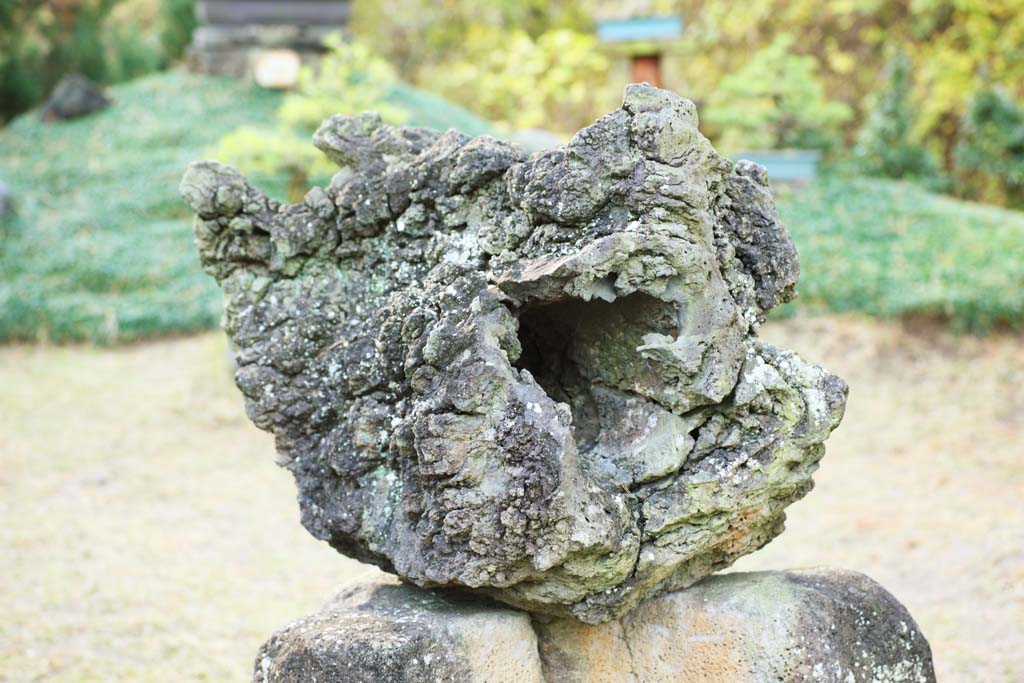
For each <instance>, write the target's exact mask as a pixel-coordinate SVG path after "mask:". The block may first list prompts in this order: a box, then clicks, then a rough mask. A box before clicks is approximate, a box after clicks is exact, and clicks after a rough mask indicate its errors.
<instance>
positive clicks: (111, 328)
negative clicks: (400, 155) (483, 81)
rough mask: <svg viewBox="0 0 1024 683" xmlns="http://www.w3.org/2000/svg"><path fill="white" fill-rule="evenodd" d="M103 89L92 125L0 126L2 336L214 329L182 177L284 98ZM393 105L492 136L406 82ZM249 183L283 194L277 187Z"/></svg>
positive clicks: (95, 336)
mask: <svg viewBox="0 0 1024 683" xmlns="http://www.w3.org/2000/svg"><path fill="white" fill-rule="evenodd" d="M111 94H112V96H113V99H114V102H115V104H114V106H112V107H111V108H109V109H108V110H106V111H104V112H101V113H99V114H97V115H95V116H92V117H88V118H85V119H80V120H77V121H72V122H69V123H61V124H44V123H41V122H40V121H39V120H38V118H37V116H36V115H35V114H34V113H31V114H28V115H26V116H23V117H22V118H20V119H18V120H16V121H15V122H13V123H12V124H11V125H10V126H9V127H8V128H7V129H6V130H0V179H2V180H4V181H5V182H6V183H7V184H8V185H10V187H11V189H12V191H13V194H14V196H15V198H16V201H17V213H16V215H15V216H14V217H13V218H11V219H8V220H7V221H6V222H5V223H0V340H13V339H40V338H42V339H49V340H53V341H65V340H81V339H85V340H91V341H97V342H102V343H108V342H113V341H128V340H134V339H139V338H143V337H151V336H157V335H165V334H169V333H180V332H189V331H193V330H200V329H208V328H210V327H213V326H215V325H216V324H217V321H218V319H219V317H220V310H221V303H220V292H219V291H218V289H217V286H216V285H215V284H214V282H213V280H212V279H211V278H209V277H207V276H206V275H205V274H204V273H202V272H201V271H200V269H199V265H198V262H197V260H196V254H195V247H194V245H193V243H192V231H191V217H190V214H189V212H188V210H187V208H186V207H185V205H184V203H183V202H182V201H181V199H180V198H179V197H178V190H177V188H178V181H179V180H180V179H181V174H182V172H183V171H184V169H185V166H186V165H187V164H188V162H190V161H192V160H194V159H200V158H203V157H205V156H207V155H208V153H209V151H208V150H209V149H210V148H212V147H213V146H214V144H215V143H216V142H217V140H218V139H219V138H220V137H221V136H223V135H225V134H226V133H228V132H230V131H231V130H233V129H235V128H237V127H238V126H241V125H243V124H266V123H268V122H271V121H273V119H274V112H275V111H276V109H277V106H278V104H279V103H280V95H279V94H277V93H273V92H268V91H265V90H261V89H259V88H256V87H254V86H249V85H245V84H242V83H238V82H235V81H231V80H226V79H220V78H211V77H207V76H198V75H193V74H188V73H184V72H179V71H171V72H166V73H161V74H157V75H154V76H150V77H147V78H143V79H140V80H137V81H132V82H130V83H125V84H122V85H118V86H115V87H113V88H112V89H111ZM390 98H393V99H394V100H395V101H396V103H398V104H401V105H402V106H405V107H407V108H409V109H410V110H411V118H410V124H412V125H420V126H430V127H434V128H442V129H444V128H448V127H452V126H453V127H457V128H460V129H462V130H465V131H467V132H469V133H471V134H479V133H483V132H488V131H489V130H490V128H489V126H488V124H487V123H486V122H484V121H482V120H481V119H479V118H477V117H475V116H473V115H472V114H469V113H468V112H466V111H465V110H463V109H461V108H459V107H456V106H454V105H452V104H450V103H448V102H446V101H445V100H442V99H440V98H437V97H434V96H432V95H429V94H427V93H421V92H419V91H417V90H415V89H413V88H410V87H408V86H404V85H401V86H398V87H396V88H395V89H394V90H393V92H392V93H391V95H390ZM258 180H259V181H260V183H261V184H262V185H264V186H265V187H266V188H267V189H268V191H270V192H271V193H272V194H275V195H276V196H279V197H280V196H282V195H283V193H284V189H283V188H284V185H285V180H284V179H282V178H260V179H258Z"/></svg>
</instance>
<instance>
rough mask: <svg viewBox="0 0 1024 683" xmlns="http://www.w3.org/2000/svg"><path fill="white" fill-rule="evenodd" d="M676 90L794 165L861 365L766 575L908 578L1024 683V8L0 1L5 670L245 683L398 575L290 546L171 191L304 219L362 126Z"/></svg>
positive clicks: (948, 1) (943, 631)
mask: <svg viewBox="0 0 1024 683" xmlns="http://www.w3.org/2000/svg"><path fill="white" fill-rule="evenodd" d="M633 81H648V82H651V83H655V84H660V85H661V86H662V87H666V88H670V89H672V90H674V91H676V92H679V93H680V94H682V95H684V96H685V97H688V98H690V99H692V100H693V101H694V102H696V103H697V106H698V108H699V112H700V118H701V129H702V131H703V132H704V134H705V135H707V136H708V137H709V138H710V139H711V140H712V141H713V142H714V144H715V145H716V147H717V148H718V149H719V150H720V151H721V152H722V153H723V154H725V155H726V156H729V157H730V158H733V159H738V158H750V159H754V160H756V161H758V162H759V163H762V164H764V165H765V166H766V167H767V168H768V171H769V176H770V179H771V181H772V184H773V189H774V191H775V193H776V196H777V203H778V207H779V212H780V215H781V217H782V219H783V221H784V222H785V223H786V225H787V227H788V228H789V230H790V232H791V234H792V236H793V239H794V241H795V242H796V244H797V247H798V249H799V251H800V255H801V262H802V271H803V275H802V279H801V283H800V285H799V292H800V296H799V298H798V299H797V301H795V302H794V303H792V304H788V305H787V306H786V307H784V309H783V310H781V311H779V312H777V314H776V315H775V317H774V319H773V320H771V321H770V322H769V323H768V324H767V325H766V326H765V327H764V329H763V330H762V336H763V337H765V338H766V339H768V340H769V341H771V342H776V343H779V344H781V345H783V346H787V347H790V348H793V349H795V350H797V351H799V352H800V353H801V354H802V355H804V356H805V357H806V358H808V359H809V360H812V361H814V362H816V363H820V364H822V365H824V366H826V367H828V368H829V369H830V370H831V371H833V372H835V373H837V374H839V375H841V376H843V377H845V378H846V379H847V380H848V381H849V383H850V386H851V394H850V401H849V407H848V411H847V417H846V419H845V421H844V422H843V424H842V426H841V427H840V428H839V429H838V430H837V432H836V433H835V434H834V435H833V437H832V439H831V440H830V442H829V444H828V446H829V453H828V456H827V457H826V458H825V460H824V461H823V465H822V469H821V470H820V472H819V474H818V476H817V480H818V488H817V489H816V490H815V491H814V492H813V493H812V494H811V495H810V496H809V497H808V498H807V499H805V500H804V501H801V502H800V503H798V504H796V505H794V506H793V507H792V508H791V512H790V515H789V522H788V527H789V530H788V531H787V532H786V533H785V534H783V535H782V536H781V537H780V538H779V539H778V540H776V541H775V542H773V543H772V544H770V545H769V546H768V547H767V548H765V549H764V550H762V551H760V552H758V553H756V554H754V555H752V556H749V557H747V558H745V559H743V560H742V561H741V562H740V563H739V564H738V565H737V569H744V570H752V569H763V568H783V567H799V566H812V565H826V564H830V565H837V566H842V567H846V568H849V569H855V570H859V571H863V572H865V573H867V574H869V575H871V576H872V577H874V578H875V579H877V580H879V581H880V582H881V583H882V584H883V585H885V586H886V587H887V588H888V589H889V590H891V591H892V592H893V593H894V594H895V595H896V596H897V597H898V598H899V599H900V600H902V601H903V602H904V603H905V604H906V605H907V606H908V608H909V609H910V611H911V613H912V614H913V615H914V616H915V618H916V619H917V620H918V622H919V624H920V626H921V628H922V630H923V631H924V633H925V635H926V636H927V637H928V638H929V640H930V642H931V644H932V647H933V650H934V654H935V659H936V668H937V673H938V677H939V680H941V681H944V682H951V683H953V682H957V681H962V682H978V683H1019V682H1020V681H1024V334H1022V328H1024V0H859V1H854V0H747V2H744V3H735V2H729V1H728V0H705V1H703V2H699V1H697V0H676V1H672V0H665V1H657V0H653V1H649V2H648V1H642V0H637V1H635V2H633V1H623V2H602V1H598V0H555V1H552V2H544V1H543V0H495V1H493V2H490V3H480V2H474V1H472V0H435V1H428V0H402V1H400V0H351V1H345V0H292V1H290V2H284V1H274V0H198V1H197V0H165V1H163V2H158V1H157V0H48V1H39V0H36V1H21V0H0V577H2V578H0V604H2V605H3V606H4V618H3V619H2V620H0V681H4V682H8V681H10V682H14V681H18V682H21V681H62V682H64V681H67V682H71V681H73V682H76V683H77V682H85V681H140V682H148V681H154V682H155V681H183V680H186V681H229V680H238V681H243V680H248V679H249V677H250V675H251V673H250V672H251V668H252V663H251V662H252V658H253V657H254V655H255V652H256V649H257V647H258V646H259V644H260V643H261V642H262V641H263V640H264V639H265V638H266V637H268V636H269V634H270V633H271V632H272V631H273V630H275V629H277V628H279V627H281V626H283V625H284V624H285V623H287V622H288V621H290V620H292V619H295V618H297V617H299V616H301V615H303V614H305V613H308V612H310V611H312V610H313V609H315V608H317V607H318V606H319V605H320V604H321V603H322V602H324V601H325V600H326V599H327V598H328V597H329V596H330V595H331V593H332V592H333V591H335V590H336V589H337V588H338V586H339V585H340V584H342V583H343V582H344V581H346V580H349V579H351V578H352V577H354V576H356V575H358V574H360V573H362V572H372V571H374V570H372V569H369V568H366V567H362V566H360V565H358V564H356V563H354V562H352V561H350V560H347V559H345V558H343V557H341V556H339V555H337V554H336V553H335V552H334V551H332V550H330V549H329V548H328V547H326V546H324V545H321V544H318V543H317V542H316V541H314V540H313V539H312V537H310V536H309V535H308V534H306V532H305V531H304V530H302V529H301V527H300V526H299V523H298V508H297V505H296V504H295V501H294V495H295V494H294V490H293V487H292V484H291V481H290V476H289V475H288V473H287V472H286V471H284V470H281V469H278V468H275V467H273V466H272V462H273V444H272V441H271V438H270V437H269V436H268V435H266V434H263V433H261V432H259V431H258V430H256V428H255V427H253V426H252V425H251V424H250V423H249V422H248V420H247V419H246V417H245V415H244V412H243V408H242V400H241V395H240V394H239V393H238V392H237V390H235V389H234V387H233V385H232V379H231V376H230V369H229V367H228V363H227V361H226V343H225V340H224V339H223V338H222V335H221V334H220V333H219V332H217V331H216V327H217V324H218V320H219V316H220V311H221V302H220V293H219V291H218V289H217V287H216V285H215V283H214V282H213V280H212V279H211V278H209V277H207V276H206V275H204V274H203V273H202V272H201V271H200V269H199V266H198V261H197V258H196V254H195V251H194V246H193V243H192V234H191V228H190V223H191V219H190V216H189V213H188V211H187V209H186V207H185V206H184V204H183V203H182V202H181V200H180V199H179V198H178V195H177V185H178V181H179V179H180V177H181V174H182V172H183V170H184V167H185V165H186V164H187V163H188V162H189V161H192V160H194V159H200V158H215V159H218V160H220V161H223V162H227V163H232V164H234V165H235V166H237V167H239V168H240V169H241V170H242V171H243V172H245V173H247V174H249V175H251V176H252V177H253V178H254V179H255V180H256V181H257V182H258V183H259V184H261V185H262V186H263V187H264V188H265V189H267V190H268V191H269V192H270V194H272V195H273V196H275V197H277V198H279V199H290V200H293V201H294V200H297V199H300V198H301V197H302V196H303V194H304V193H305V192H306V190H307V189H308V188H309V187H310V186H312V185H314V184H323V183H325V182H327V180H328V179H329V177H330V174H331V168H330V166H329V165H328V164H327V163H326V160H324V159H322V158H320V157H319V155H318V152H316V150H315V149H314V148H313V147H312V145H311V144H310V143H309V137H310V135H311V133H312V131H313V130H315V128H316V126H317V125H318V124H319V122H320V121H321V120H322V119H323V118H325V117H326V116H329V115H331V114H334V113H338V112H342V113H358V112H361V111H365V110H377V111H380V112H381V114H382V116H383V117H384V118H385V120H387V121H389V122H391V123H394V124H405V125H420V126H429V127H434V128H440V129H447V128H449V127H454V128H458V129H460V130H463V131H465V132H467V133H470V134H473V135H478V134H490V135H494V136H496V137H503V138H509V139H513V140H516V141H518V142H520V143H521V144H523V145H524V146H526V147H527V148H528V149H540V148H544V147H548V146H552V145H557V144H561V143H562V142H564V141H566V140H567V139H568V138H569V137H570V136H571V135H572V134H573V133H574V132H575V131H576V130H578V129H579V128H580V127H582V126H585V125H587V124H589V123H590V122H592V121H593V120H594V119H595V118H597V117H598V116H600V115H602V114H604V113H606V112H608V111H611V110H613V109H615V108H617V107H618V104H619V98H620V97H621V93H622V90H623V87H624V86H625V85H626V84H627V83H629V82H633Z"/></svg>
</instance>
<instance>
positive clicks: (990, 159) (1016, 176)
mask: <svg viewBox="0 0 1024 683" xmlns="http://www.w3.org/2000/svg"><path fill="white" fill-rule="evenodd" d="M956 162H957V168H958V170H959V171H960V175H961V177H962V180H963V181H964V183H965V185H966V186H967V187H968V188H969V191H970V192H971V193H972V194H973V195H974V196H975V197H976V198H979V199H984V200H988V201H993V200H994V201H1001V202H1005V203H1007V204H1011V205H1014V206H1024V107H1022V106H1021V104H1020V103H1018V102H1016V101H1014V99H1013V98H1012V97H1010V95H1009V93H1007V92H1006V91H1005V90H1002V89H1000V88H994V87H992V86H987V87H985V88H983V89H982V90H980V91H979V92H978V93H977V94H976V95H975V96H974V98H973V99H972V101H971V106H970V109H969V110H968V112H967V116H966V117H964V122H963V134H962V137H961V139H960V143H959V144H958V145H957V149H956ZM965 172H966V173H965Z"/></svg>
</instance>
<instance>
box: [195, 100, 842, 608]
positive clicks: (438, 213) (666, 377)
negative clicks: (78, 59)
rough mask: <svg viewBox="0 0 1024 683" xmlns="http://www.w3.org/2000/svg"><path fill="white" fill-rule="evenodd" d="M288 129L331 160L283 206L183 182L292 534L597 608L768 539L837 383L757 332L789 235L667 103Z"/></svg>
mask: <svg viewBox="0 0 1024 683" xmlns="http://www.w3.org/2000/svg"><path fill="white" fill-rule="evenodd" d="M314 142H315V144H316V145H317V146H318V147H319V148H320V149H321V150H323V151H324V152H325V153H326V154H327V155H328V156H329V157H330V158H331V159H332V160H334V161H335V162H336V163H337V164H338V166H339V167H340V168H341V169H342V170H341V171H340V172H339V173H338V174H337V175H336V176H335V177H334V179H333V180H332V182H331V184H330V185H329V186H328V187H327V188H324V189H320V188H317V189H314V190H312V191H311V192H310V193H309V194H308V195H307V197H306V200H305V202H303V203H302V204H298V205H296V206H281V205H279V204H278V203H277V202H275V201H273V200H270V199H268V198H267V197H266V195H264V194H263V193H262V192H260V191H259V190H258V189H256V188H255V187H253V186H252V185H251V184H249V183H248V181H246V180H245V178H243V177H242V176H241V175H239V174H238V173H237V172H236V171H235V170H233V169H231V168H229V167H226V166H222V165H219V164H216V163H211V162H205V163H198V164H194V165H192V166H191V167H190V168H189V170H188V172H187V173H186V174H185V178H184V179H183V181H182V184H181V192H182V195H183V197H184V198H185V199H186V201H187V202H188V203H189V205H190V206H191V207H192V208H193V210H194V211H195V212H196V213H197V214H198V217H197V219H196V222H195V233H196V237H197V242H198V245H199V254H200V259H201V262H202V265H203V267H204V268H205V269H206V270H207V272H209V273H211V274H212V275H213V276H214V277H216V278H217V280H218V282H219V283H220V285H221V287H222V288H223V290H224V293H225V298H226V310H225V316H224V325H225V329H226V331H227V333H228V334H229V335H230V337H231V340H232V342H233V344H234V346H235V348H237V361H238V370H237V372H236V382H237V384H238V386H239V388H240V389H241V390H242V392H243V394H244V395H245V397H246V405H247V410H248V413H249V415H250V417H251V418H252V419H253V421H254V422H255V423H256V424H257V425H258V426H260V427H261V428H263V429H267V430H269V431H271V432H273V434H274V435H275V437H276V443H277V449H278V452H279V459H280V461H281V462H283V463H284V464H285V465H286V466H287V467H288V468H289V469H290V470H291V471H292V472H293V474H294V475H295V479H296V482H297V484H298V487H299V502H300V506H301V508H302V521H303V524H304V525H305V526H306V528H307V529H309V530H310V531H311V532H312V533H313V534H314V535H315V536H316V537H317V538H320V539H324V540H326V541H328V542H329V543H330V544H331V545H333V546H334V547H335V548H337V549H338V550H339V551H341V552H343V553H345V554H348V555H350V556H352V557H355V558H357V559H361V560H364V561H367V562H372V563H374V564H376V565H378V566H380V567H382V568H384V569H385V570H387V571H390V572H393V573H397V574H399V575H400V576H402V577H404V578H405V579H407V580H409V581H411V582H413V583H415V584H417V585H420V586H427V587H429V586H460V587H464V588H468V589H473V590H475V591H477V592H478V593H482V594H486V595H491V596H494V597H496V598H497V599H499V600H502V601H504V602H506V603H508V604H511V605H514V606H518V607H521V608H524V609H527V610H530V611H533V612H539V613H546V614H551V615H560V616H567V615H572V616H575V617H576V618H578V619H581V620H583V621H586V622H589V623H596V622H600V621H604V620H607V619H611V618H614V617H616V616H619V615H621V614H623V613H625V612H626V611H627V610H628V609H629V608H630V607H631V606H633V605H635V604H636V603H637V602H638V601H639V600H640V599H642V598H643V597H645V596H648V595H654V594H657V593H659V592H662V591H665V590H674V589H678V588H682V587H685V586H688V585H690V584H692V583H694V582H696V581H698V580H699V579H701V578H703V577H704V576H706V575H708V574H710V573H712V572H714V571H716V570H719V569H721V568H723V567H726V566H728V565H729V564H730V563H731V562H733V561H734V560H735V559H736V558H737V557H739V556H741V555H743V554H745V553H748V552H751V551H753V550H756V549H757V548H759V547H761V546H762V545H764V544H765V543H767V542H768V541H769V540H770V539H771V538H773V537H774V536H775V535H777V534H778V533H780V532H781V530H782V524H783V520H784V514H783V509H784V508H785V507H786V506H787V505H788V504H790V503H791V502H793V501H794V500H797V499H798V498H800V497H801V496H803V495H804V494H805V493H806V492H807V491H808V490H809V489H810V488H811V486H812V483H811V474H812V473H813V472H814V470H815V469H816V467H817V463H818V461H819V459H820V458H821V457H822V455H823V453H824V447H823V445H822V442H823V440H824V439H825V438H826V437H827V436H828V434H829V432H830V431H831V430H832V429H833V428H834V427H835V426H836V425H837V424H838V422H839V420H840V418H841V415H842V411H843V407H844V404H845V398H846V386H845V384H844V382H843V381H842V380H841V379H839V378H837V377H835V376H833V375H830V374H829V373H827V372H826V371H824V370H822V369H821V368H818V367H815V366H813V365H810V364H807V363H805V362H804V361H802V360H801V359H800V358H799V357H798V356H797V355H796V354H794V353H792V352H790V351H785V350H780V349H776V348H774V347H772V346H769V345H767V344H764V343H762V342H760V341H758V340H757V338H756V336H755V335H756V330H757V327H758V325H759V324H760V322H761V321H762V320H763V318H764V313H765V311H766V310H767V309H768V308H770V307H771V306H774V305H776V304H778V303H779V302H782V301H786V300H788V299H790V298H792V296H793V295H794V286H795V284H796V281H797V277H798V273H799V267H798V263H797V256H796V251H795V249H794V248H793V245H792V243H791V242H790V240H789V237H788V235H787V234H786V232H785V229H784V228H783V227H782V225H781V224H779V222H778V217H777V215H776V213H775V209H774V206H773V203H772V197H771V193H770V192H769V190H768V186H767V183H766V180H765V177H764V174H763V172H761V171H760V170H759V169H758V167H755V166H752V165H739V166H737V167H733V165H732V164H731V163H730V162H729V161H728V160H726V159H724V158H722V157H720V156H718V155H717V154H716V153H715V151H714V149H712V147H711V145H710V143H709V142H708V141H707V140H706V139H705V138H704V137H703V136H702V135H701V134H700V132H699V131H698V129H697V116H696V112H695V110H694V106H693V104H692V103H690V102H688V101H687V100H684V99H682V98H680V97H678V96H676V95H674V94H672V93H669V92H666V91H662V90H657V89H654V88H650V87H647V86H631V87H630V88H628V89H627V91H626V96H625V100H624V103H623V108H622V109H620V110H618V111H615V112H613V113H611V114H609V115H607V116H605V117H603V118H601V119H600V120H598V121H597V122H596V123H595V124H593V125H592V126H590V127H588V128H586V129H584V130H582V131H580V132H579V133H578V134H577V135H576V136H575V137H574V138H573V139H572V140H571V141H570V142H569V144H568V145H567V146H565V147H563V148H558V149H553V150H548V151H545V152H540V153H537V154H534V155H532V156H530V157H529V158H527V157H526V155H525V153H524V152H523V151H522V149H521V148H520V147H518V146H516V145H514V144H510V143H506V142H499V141H497V140H494V139H492V138H489V137H479V138H475V139H470V138H469V137H467V136H465V135H462V134H460V133H458V132H456V131H448V132H447V133H443V134H442V133H437V132H434V131H430V130H425V129H416V128H392V127H389V126H385V125H383V124H382V123H381V121H380V119H379V117H377V116H375V115H370V114H367V115H363V116H359V117H342V116H338V117H334V118H332V119H330V120H328V121H327V122H325V123H324V125H323V126H322V127H321V128H320V130H319V131H318V132H317V134H316V136H315V138H314Z"/></svg>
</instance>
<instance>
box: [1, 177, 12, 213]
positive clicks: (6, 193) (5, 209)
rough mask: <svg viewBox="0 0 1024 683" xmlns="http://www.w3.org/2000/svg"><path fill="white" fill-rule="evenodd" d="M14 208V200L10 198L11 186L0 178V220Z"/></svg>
mask: <svg viewBox="0 0 1024 683" xmlns="http://www.w3.org/2000/svg"><path fill="white" fill-rule="evenodd" d="M13 210H14V201H13V199H12V198H11V188H10V187H8V186H7V183H5V182H4V181H2V180H0V221H2V220H4V219H6V218H7V217H8V216H10V215H11V213H12V212H13Z"/></svg>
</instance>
